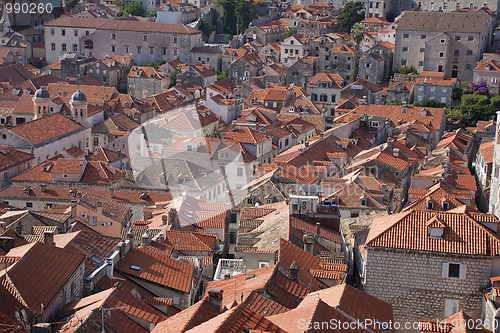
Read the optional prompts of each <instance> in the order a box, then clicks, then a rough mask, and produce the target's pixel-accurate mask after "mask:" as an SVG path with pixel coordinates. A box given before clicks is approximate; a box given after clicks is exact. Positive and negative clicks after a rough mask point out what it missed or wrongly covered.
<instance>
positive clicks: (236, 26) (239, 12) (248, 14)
mask: <svg viewBox="0 0 500 333" xmlns="http://www.w3.org/2000/svg"><path fill="white" fill-rule="evenodd" d="M215 5H216V6H217V7H219V8H221V9H222V13H221V19H222V23H224V28H225V31H226V32H228V33H229V34H231V35H235V34H238V33H240V32H243V31H245V30H246V28H248V25H249V24H250V22H252V20H253V19H255V18H257V17H258V15H257V13H256V11H255V2H254V1H253V0H216V1H215Z"/></svg>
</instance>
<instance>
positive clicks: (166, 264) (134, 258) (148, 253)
mask: <svg viewBox="0 0 500 333" xmlns="http://www.w3.org/2000/svg"><path fill="white" fill-rule="evenodd" d="M131 266H137V267H140V271H138V270H135V269H132V268H130V267H131ZM116 270H118V271H120V272H122V273H124V274H126V275H129V276H134V277H136V278H139V279H141V280H145V281H148V282H150V283H154V284H157V285H160V286H163V287H167V288H171V289H175V290H179V291H182V292H184V293H189V292H190V291H191V283H192V281H193V275H194V266H192V265H189V264H187V263H184V262H182V261H178V260H175V259H172V258H170V257H169V256H167V255H165V253H164V252H162V251H160V250H155V249H152V248H146V247H139V248H137V249H135V250H134V251H131V252H129V253H128V254H127V256H126V257H125V259H124V260H122V261H120V262H119V263H118V265H116Z"/></svg>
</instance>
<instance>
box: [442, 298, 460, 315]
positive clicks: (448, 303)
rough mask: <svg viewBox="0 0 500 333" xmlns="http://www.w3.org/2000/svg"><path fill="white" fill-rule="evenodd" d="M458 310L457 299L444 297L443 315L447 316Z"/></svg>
mask: <svg viewBox="0 0 500 333" xmlns="http://www.w3.org/2000/svg"><path fill="white" fill-rule="evenodd" d="M457 312H458V299H453V298H445V299H444V316H445V318H448V317H450V316H453V315H454V314H455V313H457Z"/></svg>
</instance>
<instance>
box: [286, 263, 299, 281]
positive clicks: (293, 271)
mask: <svg viewBox="0 0 500 333" xmlns="http://www.w3.org/2000/svg"><path fill="white" fill-rule="evenodd" d="M299 270H300V267H299V264H297V262H296V261H294V262H292V264H291V265H290V275H289V276H288V278H289V279H290V280H292V281H298V280H299Z"/></svg>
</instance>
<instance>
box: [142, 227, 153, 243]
mask: <svg viewBox="0 0 500 333" xmlns="http://www.w3.org/2000/svg"><path fill="white" fill-rule="evenodd" d="M150 241H151V239H150V238H149V232H148V231H147V230H146V231H144V233H143V234H142V244H149V242H150Z"/></svg>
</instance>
